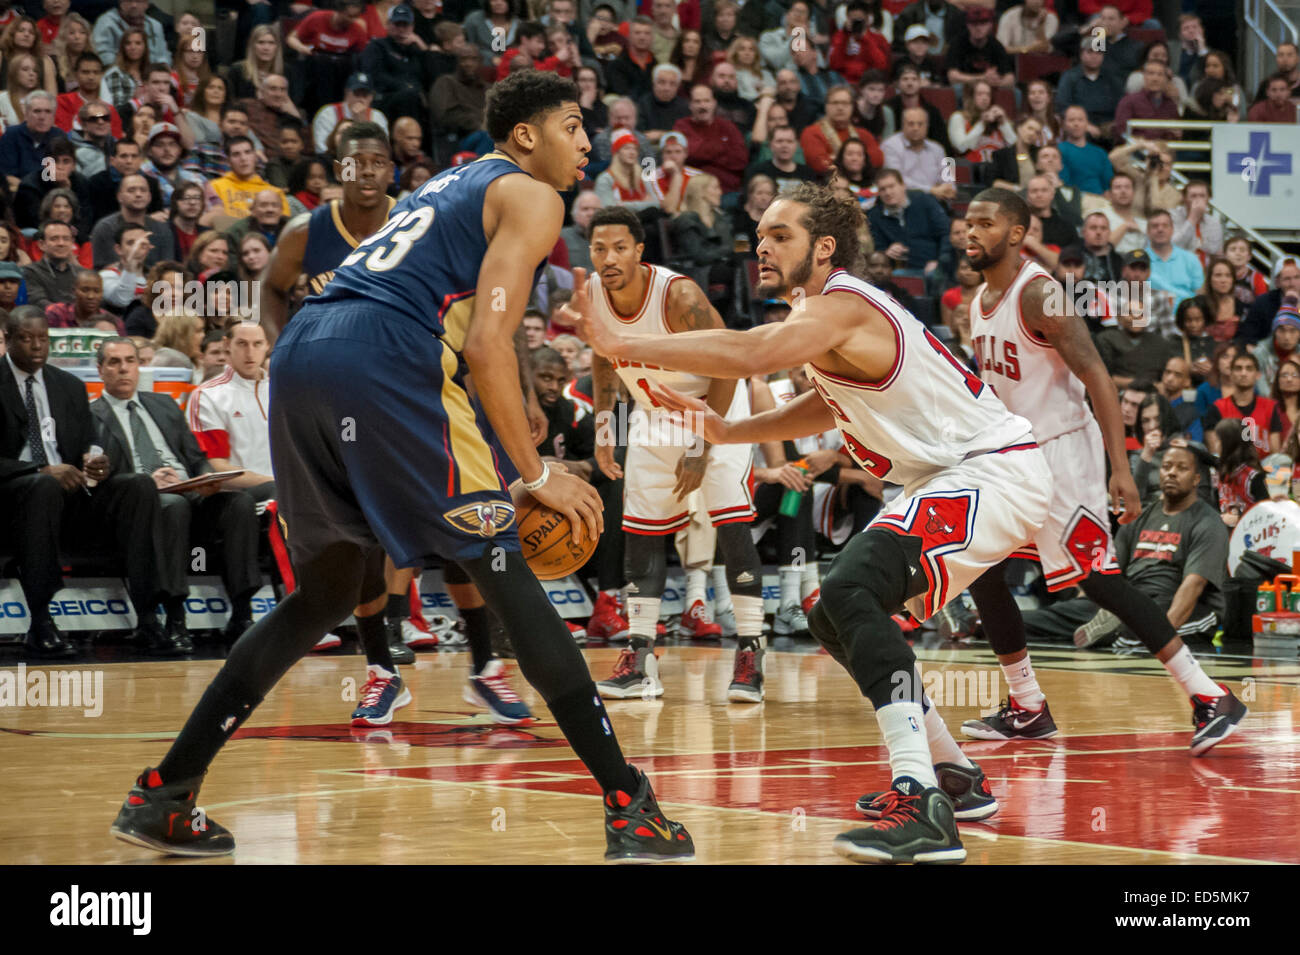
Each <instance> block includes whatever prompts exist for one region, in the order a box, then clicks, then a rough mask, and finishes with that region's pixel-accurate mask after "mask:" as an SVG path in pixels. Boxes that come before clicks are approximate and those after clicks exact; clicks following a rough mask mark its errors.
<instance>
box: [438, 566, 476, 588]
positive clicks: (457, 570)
mask: <svg viewBox="0 0 1300 955" xmlns="http://www.w3.org/2000/svg"><path fill="white" fill-rule="evenodd" d="M442 582H443V583H445V584H450V585H451V586H453V587H454V586H456V585H458V584H468V583H471V581H470V579H469V574H467V573H465V568H463V567H461V565H460V564H458V563H456V562H455V561H454V560H449V561H447V563H446V564H445V565H444V566H443V568H442Z"/></svg>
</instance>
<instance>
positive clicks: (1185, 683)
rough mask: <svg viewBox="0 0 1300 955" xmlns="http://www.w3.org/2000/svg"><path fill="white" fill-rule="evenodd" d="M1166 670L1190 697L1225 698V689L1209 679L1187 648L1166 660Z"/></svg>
mask: <svg viewBox="0 0 1300 955" xmlns="http://www.w3.org/2000/svg"><path fill="white" fill-rule="evenodd" d="M1165 669H1166V670H1168V671H1169V675H1170V676H1171V677H1173V678H1174V681H1175V682H1176V683H1177V684H1178V685H1179V686H1181V687H1182V688H1183V692H1184V693H1186V694H1187V695H1188V696H1213V697H1219V696H1223V687H1221V686H1219V685H1218V684H1217V683H1215V682H1214V681H1213V680H1211V679H1210V678H1209V676H1208V675H1207V674H1206V672H1205V671H1204V670H1203V669H1201V664H1200V663H1199V662H1198V661H1197V659H1196V657H1194V656H1192V651H1191V650H1189V649H1188V648H1187V647H1183V648H1182V649H1181V650H1179V651H1178V652H1177V653H1175V654H1174V655H1173V656H1172V657H1170V658H1169V659H1168V660H1166V661H1165Z"/></svg>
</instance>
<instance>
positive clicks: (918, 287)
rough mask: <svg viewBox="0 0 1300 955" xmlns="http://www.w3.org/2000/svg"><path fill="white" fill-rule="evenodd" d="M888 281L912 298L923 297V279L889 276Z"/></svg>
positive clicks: (910, 276) (912, 276)
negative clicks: (890, 280) (891, 281)
mask: <svg viewBox="0 0 1300 955" xmlns="http://www.w3.org/2000/svg"><path fill="white" fill-rule="evenodd" d="M890 279H892V280H893V281H894V283H895V284H897V285H898V287H899V288H901V289H902V290H903V291H904V292H906V293H907V294H908V295H910V296H912V298H924V297H925V279H922V278H918V277H917V276H915V275H891V276H890Z"/></svg>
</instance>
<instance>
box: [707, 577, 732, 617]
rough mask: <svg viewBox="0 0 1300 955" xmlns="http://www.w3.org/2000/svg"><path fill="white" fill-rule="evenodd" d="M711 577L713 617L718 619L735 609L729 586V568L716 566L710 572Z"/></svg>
mask: <svg viewBox="0 0 1300 955" xmlns="http://www.w3.org/2000/svg"><path fill="white" fill-rule="evenodd" d="M709 577H710V578H711V579H712V581H713V616H714V618H715V619H716V618H717V616H718V614H720V613H726V612H727V611H728V610H731V609H733V606H732V603H731V587H730V586H728V584H727V568H725V567H723V566H721V565H715V566H714V567H712V568H711V569H710V570H709Z"/></svg>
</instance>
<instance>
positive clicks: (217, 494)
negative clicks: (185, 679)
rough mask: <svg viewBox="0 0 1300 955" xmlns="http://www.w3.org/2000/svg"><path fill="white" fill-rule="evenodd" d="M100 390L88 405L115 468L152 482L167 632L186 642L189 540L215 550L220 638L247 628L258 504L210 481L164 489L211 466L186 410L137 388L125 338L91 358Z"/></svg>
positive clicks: (136, 369) (135, 361) (133, 353)
mask: <svg viewBox="0 0 1300 955" xmlns="http://www.w3.org/2000/svg"><path fill="white" fill-rule="evenodd" d="M96 361H97V363H98V365H99V375H100V377H101V378H103V379H104V393H103V395H102V396H100V397H99V398H96V399H95V400H94V401H93V402H92V403H91V405H90V410H91V412H92V413H93V414H94V415H95V418H96V419H97V420H98V423H99V429H100V434H101V436H102V441H103V445H104V448H105V449H106V450H107V452H108V454H109V456H110V457H111V458H112V460H113V461H114V462H116V463H115V468H114V470H115V471H116V472H119V473H120V472H125V473H132V472H134V473H136V474H146V475H148V476H149V477H150V478H151V479H152V483H153V484H154V485H155V486H156V487H157V489H158V491H159V492H161V493H159V495H158V497H159V498H160V509H161V516H160V520H159V533H158V535H157V537H156V547H157V552H158V572H159V579H160V584H159V586H160V589H161V590H162V595H163V609H164V610H166V612H167V629H166V632H167V634H168V635H169V636H170V637H171V638H172V639H173V640H175V641H176V642H177V643H178V644H182V645H186V646H188V645H189V643H190V636H189V631H188V629H187V628H186V625H185V598H186V597H187V596H188V595H189V583H188V581H187V579H186V577H187V574H188V572H189V570H190V569H191V567H190V565H191V562H192V560H193V559H194V557H195V554H194V552H193V551H191V549H190V548H191V545H196V546H197V547H200V548H205V549H208V553H212V554H219V555H220V560H219V561H214V562H213V565H214V566H215V565H216V564H218V563H219V564H220V567H221V576H222V581H223V582H224V583H225V585H226V593H227V594H228V595H229V597H230V602H231V615H230V622H229V623H228V624H227V625H226V632H225V636H226V638H227V640H231V641H233V640H235V639H238V638H239V637H240V636H241V635H242V634H243V632H244V631H245V630H247V629H248V628H249V627H250V626H252V622H253V621H252V612H251V610H250V606H251V604H252V599H253V594H254V593H256V591H257V588H258V587H259V586H260V585H261V576H260V574H259V573H258V569H257V534H258V525H257V508H256V505H255V504H254V503H253V499H252V497H250V496H249V495H248V494H247V493H245V492H243V491H225V490H219V489H218V485H209V486H208V487H205V488H203V489H202V490H199V491H192V492H188V493H184V494H174V493H168V492H167V488H168V486H169V485H172V484H179V483H180V482H181V481H186V480H188V479H190V478H193V477H198V476H199V475H200V474H207V473H209V472H211V471H212V470H213V468H212V465H211V464H209V463H208V459H207V458H206V457H205V456H204V454H203V452H202V451H201V450H199V444H198V441H196V440H195V438H194V435H193V434H192V433H191V432H190V429H189V427H188V426H187V425H186V423H185V415H184V414H183V413H182V412H181V409H180V408H179V407H177V405H176V402H175V401H173V400H172V399H171V398H169V397H168V396H166V395H158V394H153V393H152V392H147V391H146V392H141V391H139V384H140V356H139V353H138V352H137V350H136V346H135V343H134V342H132V341H131V340H130V339H129V338H108V339H105V340H104V341H103V342H102V343H101V344H100V346H99V352H98V355H97V358H96Z"/></svg>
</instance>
